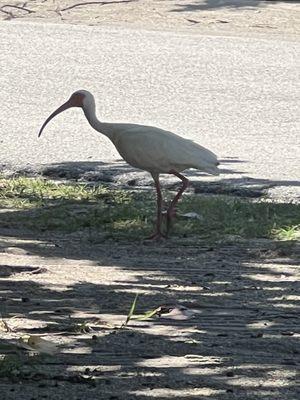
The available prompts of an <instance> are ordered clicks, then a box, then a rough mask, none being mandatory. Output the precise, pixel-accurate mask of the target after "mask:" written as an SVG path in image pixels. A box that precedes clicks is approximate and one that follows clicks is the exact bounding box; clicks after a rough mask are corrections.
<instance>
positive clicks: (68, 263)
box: [0, 230, 300, 400]
mask: <svg viewBox="0 0 300 400" xmlns="http://www.w3.org/2000/svg"><path fill="white" fill-rule="evenodd" d="M299 255H300V249H299V246H297V245H296V244H290V243H279V242H277V243H276V242H272V241H268V240H260V241H258V240H252V241H242V240H239V241H236V239H234V238H231V239H230V238H229V239H228V240H227V241H226V242H223V243H216V244H210V245H209V244H207V243H201V242H199V241H197V238H188V239H181V240H178V239H176V238H173V239H171V240H169V241H167V242H164V243H160V244H158V243H150V244H148V245H145V244H143V243H142V242H141V243H132V242H126V241H123V242H115V241H114V242H113V241H111V242H110V241H106V242H104V243H101V241H99V243H89V241H88V240H87V239H86V237H83V236H80V235H72V236H59V235H57V236H52V237H50V236H45V237H39V238H37V237H35V236H34V235H32V234H30V233H26V232H20V231H18V232H12V231H9V230H6V231H2V232H1V237H0V264H1V268H0V276H1V281H0V282H1V286H0V288H1V289H0V290H1V313H2V316H3V317H5V318H6V322H7V324H8V325H9V327H10V328H11V329H12V331H11V332H5V329H4V328H3V327H2V332H1V342H0V343H1V348H2V350H1V352H2V353H4V354H7V355H8V356H12V355H15V354H17V355H18V360H19V361H18V362H17V363H16V365H15V364H13V367H12V368H11V369H10V370H9V372H8V373H7V372H5V371H6V369H5V368H4V366H3V365H2V366H0V375H1V380H0V394H1V398H5V399H24V400H27V399H28V400H29V399H31V400H33V399H37V400H38V399H41V398H45V399H58V400H59V399H144V398H158V399H167V398H176V399H194V398H196V399H207V398H209V399H215V400H217V399H220V400H221V399H241V398H242V399H249V400H250V399H251V400H252V399H262V398H264V399H270V400H271V399H272V400H273V399H278V400H279V399H280V400H284V399H287V400H296V399H298V398H299V396H300V386H299V380H298V379H299V370H300V368H299V367H300V354H299V337H300V325H299ZM135 293H139V294H140V297H139V298H138V303H137V311H136V312H137V313H144V312H145V311H148V310H152V309H154V308H156V307H159V306H161V305H166V304H167V305H171V306H177V307H178V306H185V307H186V308H187V310H188V311H189V313H188V315H187V316H185V314H184V315H183V314H180V313H179V319H176V315H175V317H174V316H172V313H171V314H170V315H169V314H166V315H165V316H164V315H163V316H162V317H160V318H156V319H153V320H147V321H133V322H132V323H130V324H129V326H128V328H126V329H117V328H118V327H120V325H121V324H122V322H124V320H125V318H126V315H127V313H128V310H129V309H130V305H131V304H132V301H133V298H134V295H135ZM12 317H13V318H12ZM184 318H185V319H184ZM80 324H81V326H82V325H84V324H85V325H87V324H88V325H87V326H88V327H89V328H90V329H91V330H90V331H88V332H86V333H85V332H82V331H80V329H79V326H80ZM76 326H77V330H76ZM87 330H88V329H87ZM25 334H29V335H42V337H43V338H45V339H49V340H51V341H52V342H54V343H56V344H58V345H59V350H60V351H59V353H58V354H55V355H51V356H50V355H44V356H39V357H30V358H29V359H28V356H27V358H26V355H24V353H26V351H25V350H22V349H18V348H17V347H16V340H18V339H19V338H20V337H21V336H22V335H25ZM16 352H17V353H16ZM30 359H31V360H32V361H30ZM20 360H21V361H20Z"/></svg>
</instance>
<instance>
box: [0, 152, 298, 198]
mask: <svg viewBox="0 0 300 400" xmlns="http://www.w3.org/2000/svg"><path fill="white" fill-rule="evenodd" d="M245 162H246V161H244V160H240V159H238V158H236V157H228V158H226V159H222V160H220V163H221V166H220V168H219V169H220V174H221V175H220V178H219V177H218V178H215V177H209V176H207V175H206V174H205V173H202V172H200V171H197V170H191V169H190V170H187V171H184V175H185V176H186V177H187V178H188V179H189V180H190V182H191V187H192V190H194V191H195V193H208V194H217V195H219V194H225V195H232V196H239V197H249V198H251V197H252V198H255V197H261V196H265V195H266V194H267V193H268V190H269V189H272V188H274V187H276V186H278V187H287V188H288V187H299V186H300V183H299V181H294V180H270V179H261V178H251V177H248V176H245V175H244V172H241V171H240V170H239V168H238V166H239V165H240V164H244V163H245ZM1 170H2V171H3V170H7V175H8V176H17V175H26V176H37V175H41V176H44V177H46V178H50V179H63V180H73V181H79V182H90V183H92V184H94V183H99V184H103V183H104V184H108V185H118V187H121V188H130V189H133V188H137V189H138V190H140V189H146V188H148V187H152V186H153V180H152V178H151V176H150V174H149V173H148V172H145V171H140V170H137V169H135V168H133V167H131V166H130V165H128V164H127V163H126V162H124V161H123V160H116V161H114V162H101V161H99V162H98V161H97V162H96V161H95V162H89V161H78V162H64V163H57V164H49V165H41V166H39V167H34V169H33V168H32V167H25V168H21V169H19V170H18V171H14V170H11V169H10V167H9V166H0V171H1ZM222 174H226V177H225V178H222ZM231 175H232V178H231V177H230V176H231ZM243 175H244V176H243ZM202 177H204V178H205V179H204V180H200V178H202ZM170 178H171V179H170ZM161 182H162V184H163V186H164V187H165V188H167V189H173V190H176V189H177V188H178V187H179V186H180V184H181V183H180V181H179V180H178V179H177V178H175V177H171V176H170V175H161Z"/></svg>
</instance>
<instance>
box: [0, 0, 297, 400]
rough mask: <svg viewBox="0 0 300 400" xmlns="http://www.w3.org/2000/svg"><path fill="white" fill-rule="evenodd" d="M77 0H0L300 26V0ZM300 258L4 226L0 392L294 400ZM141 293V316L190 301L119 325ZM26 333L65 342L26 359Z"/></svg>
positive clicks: (122, 15) (268, 245)
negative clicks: (22, 343)
mask: <svg viewBox="0 0 300 400" xmlns="http://www.w3.org/2000/svg"><path fill="white" fill-rule="evenodd" d="M82 3H90V4H86V5H79V2H78V1H71V0H70V1H60V2H59V1H54V2H53V1H50V0H49V1H47V0H45V1H33V0H32V1H30V0H28V1H27V2H24V1H22V2H20V1H13V0H8V1H2V0H0V7H1V10H2V12H0V18H2V19H7V20H10V19H15V18H19V19H22V20H28V19H30V20H37V21H45V22H46V21H49V22H59V23H84V24H90V25H99V24H119V25H120V24H121V25H127V26H132V27H135V28H139V27H143V28H147V29H170V30H174V29H176V30H178V31H188V32H195V33H210V34H234V35H239V34H247V35H248V34H252V33H255V34H258V33H260V32H261V33H262V34H268V35H269V34H272V35H273V34H274V35H281V36H282V37H283V36H287V35H299V26H300V25H299V6H297V4H296V2H289V1H287V2H274V1H269V2H260V1H254V0H253V1H250V0H247V1H246V0H245V1H243V2H242V1H240V2H235V1H233V0H231V1H227V2H225V1H223V2H221V1H210V2H209V1H191V0H190V1H180V2H179V1H167V0H166V1H125V0H124V1H122V2H114V3H115V4H114V3H113V2H98V1H94V2H82ZM222 3H223V5H224V3H227V7H224V6H221V4H222ZM235 3H239V5H238V6H237V5H236V4H235ZM234 4H235V5H234ZM16 7H20V8H16ZM66 8H68V9H66ZM0 211H1V210H0ZM2 212H4V210H2ZM5 212H8V211H7V210H5ZM0 215H1V214H0ZM299 261H300V248H299V244H297V243H290V242H275V241H271V240H249V241H245V240H241V239H238V238H234V237H232V238H230V237H229V238H228V239H227V240H226V241H224V242H218V243H206V242H201V241H199V240H198V239H197V238H193V237H189V238H184V239H179V238H176V236H174V237H173V239H170V240H168V241H166V242H162V243H150V244H145V243H144V242H143V241H141V242H138V243H135V242H130V241H119V242H117V241H112V240H111V241H109V240H106V241H105V242H102V241H101V240H98V241H94V242H92V243H91V242H90V241H89V240H88V238H87V237H86V236H85V235H82V234H73V235H63V236H62V235H59V234H57V235H48V234H46V233H45V234H44V235H39V237H37V236H36V235H34V234H33V233H32V232H26V231H11V230H10V229H3V230H2V231H1V232H0V304H1V309H0V311H1V315H2V317H3V318H4V320H5V321H6V323H7V324H8V326H9V328H10V329H11V331H9V332H7V327H6V326H5V325H3V323H2V324H1V322H0V338H1V341H0V346H1V354H6V356H8V358H7V359H5V360H4V361H2V362H1V363H0V397H1V398H2V399H5V400H10V399H17V400H21V399H22V400H40V399H53V400H54V399H55V400H60V399H64V400H65V399H72V400H73V399H74V400H75V399H77V400H79V399H80V400H85V399H104V400H105V399H111V400H113V399H148V398H157V399H169V398H173V399H212V400H227V399H228V400H229V399H230V400H232V399H243V400H247V399H248V400H250V399H251V400H254V399H265V400H298V399H299V398H300V385H299V384H300V382H299V371H300V346H299V338H300V323H299V300H300V294H299V289H300V284H299ZM136 293H139V298H138V301H137V312H138V313H143V312H145V311H147V310H151V309H154V308H156V307H159V306H161V305H166V304H167V305H170V307H171V306H172V307H178V306H180V307H181V306H185V307H186V308H187V310H188V311H185V312H182V313H179V314H178V315H177V317H176V315H175V316H174V315H173V314H172V313H171V314H166V315H165V316H164V315H163V316H162V317H160V318H154V319H153V320H146V321H134V322H131V323H130V324H129V326H128V327H127V328H126V329H118V328H119V327H120V325H121V324H122V322H124V320H125V318H126V315H127V313H128V310H129V308H130V306H131V304H132V301H133V299H134V296H135V294H136ZM84 330H85V331H86V332H84ZM25 334H28V335H42V337H43V338H45V339H48V340H51V341H52V342H54V343H56V344H57V345H58V347H59V351H58V353H57V354H55V355H37V356H30V354H31V353H29V354H27V353H26V351H25V350H23V349H21V348H19V347H18V346H17V344H16V343H17V340H18V339H19V338H20V337H21V336H23V335H25ZM7 360H8V361H7ZM0 361H1V360H0Z"/></svg>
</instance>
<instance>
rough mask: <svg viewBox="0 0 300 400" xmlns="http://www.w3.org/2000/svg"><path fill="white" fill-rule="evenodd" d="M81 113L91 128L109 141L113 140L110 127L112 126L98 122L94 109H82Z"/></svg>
mask: <svg viewBox="0 0 300 400" xmlns="http://www.w3.org/2000/svg"><path fill="white" fill-rule="evenodd" d="M83 112H84V115H85V116H86V119H87V120H88V122H89V124H90V125H91V127H92V128H94V129H95V130H96V131H98V132H100V133H102V134H103V135H105V136H107V137H108V138H109V139H111V140H113V130H112V126H111V125H112V124H108V123H105V122H101V121H99V119H98V118H97V116H96V109H95V107H93V108H88V107H84V108H83Z"/></svg>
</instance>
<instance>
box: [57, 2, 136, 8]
mask: <svg viewBox="0 0 300 400" xmlns="http://www.w3.org/2000/svg"><path fill="white" fill-rule="evenodd" d="M132 1H136V0H120V1H88V2H87V3H77V4H73V5H72V6H69V7H65V8H62V9H61V10H60V11H67V10H71V9H72V8H75V7H80V6H87V5H91V4H100V5H101V6H105V5H106V4H120V3H131V2H132Z"/></svg>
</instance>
